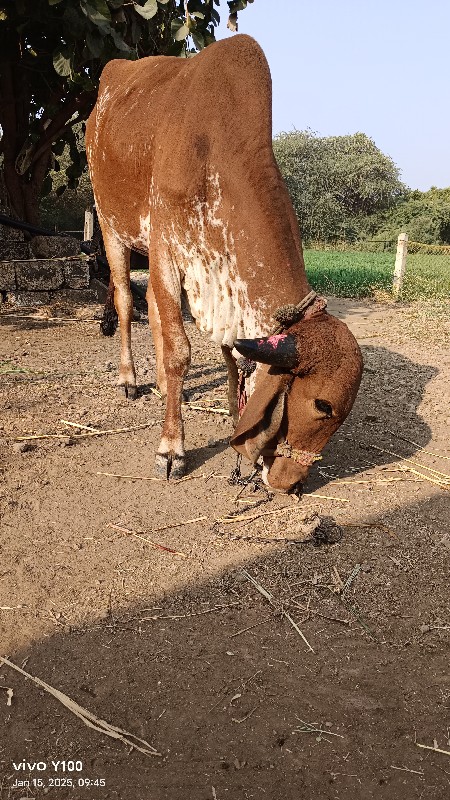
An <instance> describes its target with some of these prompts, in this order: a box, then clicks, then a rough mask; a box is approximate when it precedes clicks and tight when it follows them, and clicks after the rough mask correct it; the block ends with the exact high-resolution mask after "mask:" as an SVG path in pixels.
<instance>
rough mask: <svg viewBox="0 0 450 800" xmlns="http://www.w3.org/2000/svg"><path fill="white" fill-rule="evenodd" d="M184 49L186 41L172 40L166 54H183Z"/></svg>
mask: <svg viewBox="0 0 450 800" xmlns="http://www.w3.org/2000/svg"><path fill="white" fill-rule="evenodd" d="M183 50H184V41H182V42H172V43H171V44H170V45H169V46H168V47H167V49H166V50H165V51H164V55H166V56H181V54H182V52H183Z"/></svg>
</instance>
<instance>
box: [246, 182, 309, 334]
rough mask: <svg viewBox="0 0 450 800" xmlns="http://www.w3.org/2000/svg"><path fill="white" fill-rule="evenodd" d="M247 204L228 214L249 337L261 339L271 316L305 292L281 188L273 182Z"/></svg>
mask: <svg viewBox="0 0 450 800" xmlns="http://www.w3.org/2000/svg"><path fill="white" fill-rule="evenodd" d="M251 200H252V202H251V203H249V202H248V198H247V202H244V203H243V204H241V208H240V209H239V207H238V208H237V209H236V207H235V209H234V213H233V215H232V216H233V221H234V225H233V227H234V229H235V230H236V229H237V235H236V236H235V241H234V246H235V252H236V265H237V268H238V270H239V274H240V275H241V277H242V279H243V281H244V282H245V283H246V285H247V297H248V302H249V304H250V306H251V307H252V308H253V309H254V310H255V314H254V315H253V316H251V315H250V316H249V322H250V324H251V322H252V321H253V322H254V325H255V328H254V330H252V329H251V328H249V329H248V330H246V331H245V336H246V337H248V338H251V337H253V336H258V335H266V334H268V333H269V332H271V330H272V329H273V327H274V319H273V314H274V312H275V311H276V310H277V309H278V308H280V307H281V306H285V305H290V304H293V305H296V304H297V303H299V302H300V301H301V300H302V299H303V298H304V297H305V296H306V295H307V294H308V293H309V292H310V290H311V287H310V285H309V283H308V279H307V276H306V272H305V265H304V260H303V253H302V245H301V239H300V234H299V230H298V224H297V220H296V218H295V215H294V212H293V209H292V205H291V203H290V200H289V197H288V196H287V191H286V189H285V187H284V184H282V183H281V181H280V182H275V183H274V184H272V186H271V188H269V189H268V190H267V191H266V192H265V193H263V194H262V195H260V196H258V197H257V196H256V193H253V197H252V198H251Z"/></svg>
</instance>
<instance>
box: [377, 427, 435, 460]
mask: <svg viewBox="0 0 450 800" xmlns="http://www.w3.org/2000/svg"><path fill="white" fill-rule="evenodd" d="M386 431H387V433H390V434H391V435H392V436H395V437H396V439H403V441H405V442H409V444H413V445H414V447H417V448H418V449H419V451H420V452H421V453H426V454H427V455H428V456H435V457H436V458H445V460H446V461H450V456H443V455H442V453H433V451H432V450H426V449H425V448H424V447H421V445H420V444H417V442H413V440H412V439H408V438H407V437H406V436H402V434H400V433H395V432H394V431H390V430H389V428H386Z"/></svg>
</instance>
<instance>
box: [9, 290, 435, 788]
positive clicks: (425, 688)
mask: <svg viewBox="0 0 450 800" xmlns="http://www.w3.org/2000/svg"><path fill="white" fill-rule="evenodd" d="M330 308H331V310H332V311H334V312H335V313H337V314H338V315H339V316H341V317H342V318H344V319H345V320H346V321H347V322H348V324H349V325H350V327H351V329H352V330H353V332H354V333H355V335H356V336H357V338H358V340H359V342H360V345H361V347H362V350H363V355H364V360H365V372H364V379H363V383H362V386H361V390H360V393H359V396H358V399H357V402H356V405H355V408H354V410H353V412H352V414H351V416H350V417H349V419H348V422H347V424H345V425H344V426H343V427H342V428H341V429H340V431H339V432H338V433H337V434H336V435H335V437H334V439H333V440H332V442H331V443H330V444H329V446H328V447H327V449H326V451H325V452H324V457H323V460H322V462H320V464H319V465H315V467H314V469H313V471H312V475H311V479H310V481H309V484H308V486H307V487H306V489H305V495H304V497H303V498H302V500H301V501H300V502H295V500H294V498H290V497H286V496H280V495H277V496H275V497H274V498H273V499H271V500H269V499H268V498H267V496H266V494H265V493H264V492H263V491H261V490H260V489H256V490H255V491H252V490H251V487H247V488H246V487H242V486H239V485H231V484H230V483H229V482H228V478H229V476H230V474H231V472H232V470H233V468H234V466H235V463H236V458H235V454H234V453H233V451H232V450H231V449H230V448H229V447H228V445H227V441H228V438H229V436H230V434H231V430H232V427H231V422H230V420H229V419H228V418H227V417H225V416H224V415H223V414H221V413H207V412H204V411H198V410H194V409H193V408H191V407H189V406H188V407H186V409H185V421H186V442H187V448H188V451H189V475H188V478H189V480H184V481H181V482H177V483H165V482H158V481H155V480H143V479H138V478H136V479H134V480H131V479H129V478H125V477H111V476H110V475H105V474H101V473H113V474H115V475H122V476H147V477H149V476H151V475H152V465H153V457H154V452H155V449H156V447H157V444H158V435H159V431H160V421H161V419H162V416H163V410H164V409H163V407H162V405H161V401H160V400H159V399H158V398H157V397H156V396H155V395H154V394H153V393H152V392H151V391H150V389H151V386H152V385H153V384H154V379H155V375H154V351H153V346H152V343H151V338H150V335H149V332H148V330H147V325H146V324H145V321H138V322H136V323H135V324H134V325H133V342H134V352H135V357H136V365H137V371H138V382H139V385H140V390H139V397H138V400H137V401H136V402H134V403H127V401H125V400H122V399H119V398H118V397H117V396H116V391H115V381H116V369H117V366H116V365H117V360H118V344H119V343H118V338H117V337H116V338H115V339H112V340H110V339H103V338H102V337H101V336H100V334H99V330H98V322H96V321H94V320H93V316H94V312H95V311H97V310H98V309H96V308H94V309H93V308H85V309H77V311H76V319H73V320H70V319H69V318H68V317H67V316H63V317H61V318H58V319H50V320H48V319H45V318H44V316H43V312H40V314H36V313H34V314H30V315H28V316H27V315H25V314H24V315H23V316H17V315H16V316H11V315H8V314H3V317H2V319H1V320H0V323H1V324H0V362H1V365H0V373H1V374H0V386H1V398H0V409H1V419H0V452H1V458H0V480H1V506H0V513H1V530H0V656H1V655H4V656H8V658H9V659H10V660H11V661H12V662H13V663H14V664H16V665H19V666H22V667H23V668H24V669H25V671H26V672H27V673H30V674H31V675H33V676H36V677H39V678H40V679H41V680H43V681H45V682H46V683H47V684H50V686H52V687H54V688H55V689H58V690H60V691H61V692H64V693H65V694H66V695H68V696H69V697H70V698H71V699H72V700H73V701H75V702H76V703H78V704H79V705H80V706H82V707H83V708H84V709H87V710H88V711H89V712H91V713H92V714H95V715H96V717H99V718H100V719H102V720H106V721H107V722H109V723H110V724H112V725H114V726H118V727H119V728H121V729H124V730H125V731H128V732H129V733H132V734H135V735H136V736H138V737H140V738H141V739H144V740H146V741H147V742H149V743H150V744H151V745H152V746H153V747H154V748H155V749H156V750H157V751H158V753H160V755H159V756H156V755H153V756H149V755H145V754H143V753H141V752H139V751H138V750H136V749H132V748H131V747H130V746H128V745H126V744H125V743H123V742H122V741H118V740H115V739H113V738H110V737H107V736H106V735H104V734H103V733H101V732H99V731H97V730H93V729H92V728H89V727H87V726H86V725H84V724H83V722H82V720H81V719H79V718H78V717H77V716H75V715H74V714H73V713H72V712H71V711H69V710H68V709H67V708H66V707H64V706H63V705H62V704H61V703H60V702H58V700H57V699H55V698H54V697H53V696H51V695H50V694H49V693H48V692H47V691H45V690H44V688H43V687H42V686H37V685H35V684H34V683H33V682H32V681H31V680H29V679H27V678H26V677H25V676H23V675H22V674H19V673H18V672H16V671H14V670H13V669H12V668H11V667H10V666H8V665H6V664H4V663H3V664H0V796H1V798H2V799H3V798H8V799H9V798H15V799H17V800H19V799H20V798H25V797H26V798H36V800H41V798H44V797H47V795H48V796H49V797H51V798H54V799H55V800H66V798H71V799H72V800H84V798H91V799H92V800H104V799H105V798H111V799H115V800H184V798H186V797H190V798H192V800H241V798H242V799H245V800H247V798H248V799H250V798H255V800H256V799H257V800H261V799H262V798H268V799H269V798H270V800H278V799H280V800H281V799H282V798H283V799H284V798H286V800H291V799H292V800H299V799H301V798H314V800H322V799H323V800H325V799H327V800H337V798H348V797H350V796H351V797H352V798H355V799H357V800H366V798H367V799H368V798H376V799H377V800H394V798H395V800H397V799H398V798H405V800H413V798H426V800H444V798H448V797H449V796H450V712H449V708H450V676H449V671H448V665H449V647H448V643H449V633H450V614H449V588H448V585H449V584H448V563H449V556H450V531H449V503H448V501H449V495H448V490H446V489H445V488H442V486H441V485H439V475H437V474H436V472H434V473H433V472H430V471H429V469H428V470H427V469H425V468H424V467H425V466H426V467H428V468H431V469H434V470H436V471H438V472H441V473H447V474H448V473H450V465H449V462H448V459H449V458H450V445H449V441H448V424H449V422H450V409H449V403H448V400H449V394H450V393H449V386H450V371H449V348H448V342H449V338H450V330H449V325H448V316H446V312H448V306H447V308H445V306H443V305H442V304H441V305H439V304H433V303H428V304H422V305H416V306H414V307H406V306H405V307H393V306H388V305H385V306H382V305H376V304H369V303H363V302H353V301H344V300H339V301H338V300H333V301H332V302H330ZM50 313H51V314H55V315H56V314H57V313H59V314H61V313H63V314H64V313H66V312H64V310H61V309H60V310H59V312H57V311H55V309H53V310H52V311H50ZM187 329H188V333H189V335H190V338H191V341H192V349H193V353H192V354H193V363H192V368H191V372H190V374H189V377H188V380H187V386H186V388H187V391H188V397H189V401H190V402H191V403H193V404H198V405H204V406H205V405H208V404H209V405H210V406H214V403H212V402H210V401H212V400H215V401H216V402H215V405H218V406H219V407H223V406H224V404H225V400H224V398H225V394H226V393H225V369H224V366H223V364H222V361H221V356H220V350H219V348H217V347H215V346H214V345H212V344H211V343H210V342H209V341H208V339H207V338H205V337H204V336H201V335H200V334H198V333H197V331H196V330H195V328H194V326H193V325H192V324H188V325H187ZM62 419H64V420H68V421H70V422H74V423H78V424H82V425H85V426H91V427H95V428H99V429H102V430H109V429H117V428H122V427H129V426H133V425H143V424H147V425H148V427H146V428H138V429H136V430H134V431H131V432H128V433H111V434H108V435H103V436H83V435H82V434H83V433H86V431H83V429H81V428H79V429H78V430H80V431H81V432H82V434H79V433H77V429H75V428H72V429H70V428H69V426H67V425H64V424H63V423H62V422H61V420H62ZM46 433H52V434H55V433H58V434H60V435H61V437H62V438H42V439H36V440H30V441H28V442H27V446H25V447H24V446H23V445H20V443H19V442H17V441H15V438H16V437H18V436H23V435H27V434H46ZM400 437H406V439H408V440H410V441H406V440H405V439H402V438H400ZM414 443H415V444H414ZM373 446H375V447H378V448H380V449H378V450H377V449H374V447H373ZM421 448H426V450H427V451H431V452H432V453H434V454H435V455H430V454H429V453H428V452H419V451H420V449H421ZM387 451H390V452H387ZM404 458H409V459H411V460H412V461H415V462H418V464H420V465H423V466H415V465H414V464H413V463H411V462H406V461H404V460H402V459H404ZM400 465H403V466H409V467H410V468H411V469H412V470H416V473H419V474H416V473H415V472H412V471H411V472H405V471H404V470H403V471H402V470H401V469H400ZM245 471H246V473H247V474H248V472H249V469H248V467H245ZM423 475H427V476H429V477H431V479H432V480H425V479H424V478H423V477H421V476H423ZM433 481H435V482H433ZM316 495H317V496H316ZM320 495H321V496H322V497H320ZM323 496H326V499H324V498H323ZM345 501H347V502H345ZM269 511H270V512H272V511H276V512H277V513H273V514H272V513H271V514H267V513H266V512H269ZM237 512H238V513H239V514H244V515H245V516H247V517H248V516H250V517H251V516H252V515H253V517H257V515H258V514H264V516H259V517H258V518H256V519H250V520H243V521H240V522H233V523H226V522H216V520H217V519H223V518H224V517H228V516H229V515H230V514H236V513H237ZM315 514H318V515H319V516H320V517H321V519H322V528H320V529H319V531H320V530H326V531H328V532H329V531H331V532H332V534H333V535H332V536H331V541H328V543H321V540H320V537H319V536H317V535H316V536H311V535H309V534H308V530H309V531H311V530H312V529H313V528H314V519H317V518H315V517H314V515H315ZM198 518H201V519H198ZM191 520H197V521H194V522H191ZM305 520H306V521H305ZM323 520H325V521H324V522H323ZM111 524H112V525H117V526H119V527H124V528H126V529H128V530H131V531H133V532H134V533H136V534H139V535H140V536H144V537H148V538H149V539H151V540H152V541H154V542H157V543H158V544H159V545H162V546H163V547H165V548H169V550H162V549H157V548H155V547H153V546H151V544H149V543H148V542H147V541H143V539H142V538H139V536H134V535H131V534H127V533H124V532H122V531H120V530H118V529H117V528H112V527H110V525H111ZM336 526H339V527H336ZM340 535H341V538H339V536H340ZM325 538H326V537H325ZM171 550H172V551H173V550H175V551H178V553H174V552H170V551H171ZM244 571H245V572H244ZM250 578H253V580H254V581H256V583H257V584H258V585H259V586H260V587H262V588H263V589H265V590H266V591H267V592H270V593H271V596H272V599H271V603H270V602H269V600H268V598H267V597H264V596H263V595H262V594H261V592H260V591H259V590H258V588H257V586H255V584H254V583H253V582H252V581H251V580H250ZM286 614H287V615H288V616H286ZM290 620H292V621H293V622H294V623H295V624H296V626H297V628H295V627H294V626H293V625H292V623H291V621H290ZM300 632H301V633H302V634H303V636H304V637H305V639H306V642H305V640H304V639H303V638H302V636H301V635H300ZM307 643H309V646H308V644H307ZM309 648H312V649H309ZM8 689H12V690H13V695H12V698H11V693H10V692H9V693H8ZM421 744H422V745H426V746H427V747H428V748H436V747H437V748H440V749H441V750H443V751H446V752H443V753H442V752H437V751H436V750H434V751H433V750H432V749H424V748H423V747H420V746H419V745H421ZM52 761H53V762H57V761H59V762H61V764H60V765H59V767H58V769H57V770H56V771H55V767H54V765H52ZM23 762H25V764H24V769H22V770H20V769H17V767H18V765H19V764H20V763H23ZM38 762H39V768H38V766H34V769H32V767H33V765H34V764H38ZM63 762H64V767H63V766H62V764H63ZM74 762H77V763H76V765H75V766H77V767H78V768H80V764H79V763H78V762H81V765H82V766H81V769H77V770H75V771H73V770H72V768H73V766H74ZM64 768H65V771H64ZM33 779H34V780H35V781H37V785H33ZM39 781H41V782H42V783H41V784H40V783H39ZM64 781H66V785H65V784H64ZM67 781H72V787H71V786H70V783H69V784H67ZM103 781H104V784H103V783H102V782H103ZM58 782H59V783H58ZM89 782H90V783H89Z"/></svg>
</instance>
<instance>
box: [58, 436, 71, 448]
mask: <svg viewBox="0 0 450 800" xmlns="http://www.w3.org/2000/svg"><path fill="white" fill-rule="evenodd" d="M74 442H75V440H74V439H72V437H71V436H64V437H63V438H62V439H60V442H59V443H60V446H61V447H71V446H72V445H73V444H74Z"/></svg>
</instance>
